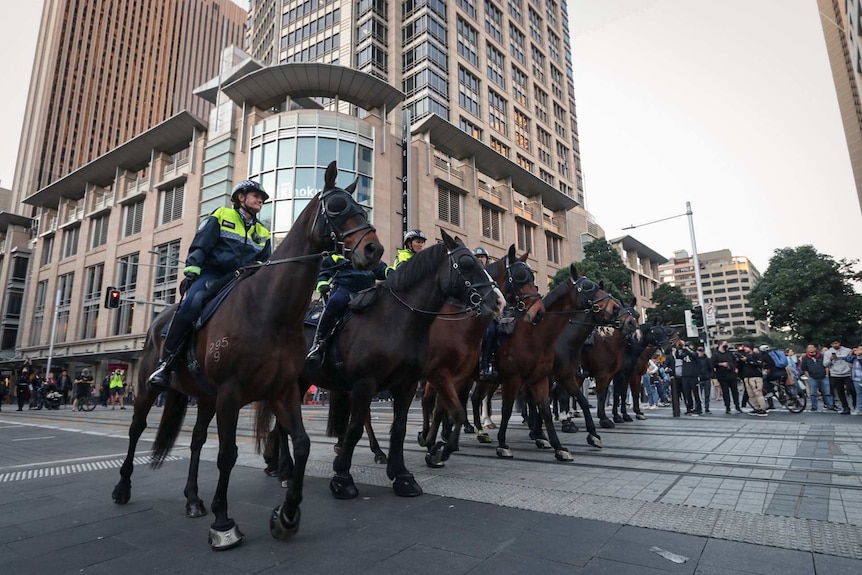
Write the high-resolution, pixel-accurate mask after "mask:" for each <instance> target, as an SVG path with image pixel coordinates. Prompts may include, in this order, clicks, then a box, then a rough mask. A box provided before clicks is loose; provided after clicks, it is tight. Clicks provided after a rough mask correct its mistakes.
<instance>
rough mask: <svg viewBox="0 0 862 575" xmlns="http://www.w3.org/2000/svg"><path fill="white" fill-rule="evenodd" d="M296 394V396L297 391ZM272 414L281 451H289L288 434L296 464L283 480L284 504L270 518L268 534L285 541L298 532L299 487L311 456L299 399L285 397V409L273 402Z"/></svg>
mask: <svg viewBox="0 0 862 575" xmlns="http://www.w3.org/2000/svg"><path fill="white" fill-rule="evenodd" d="M296 391H297V393H298V390H296ZM273 413H274V414H275V417H276V419H277V420H278V427H279V428H280V433H279V437H280V439H281V451H282V452H285V451H287V450H288V449H287V438H286V437H285V434H289V435H290V437H291V439H292V440H293V457H294V459H295V461H294V463H293V465H292V466H291V470H290V471H291V474H290V476H289V477H285V478H284V479H285V480H286V483H287V484H286V485H285V487H286V489H285V492H284V503H282V504H281V505H280V506H279V507H277V508H275V509H274V510H273V512H272V515H271V516H270V519H269V532H270V533H271V534H272V536H273V537H275V538H276V539H287V538H288V537H290V536H292V535H295V534H296V532H297V531H298V530H299V521H300V518H301V517H302V514H301V513H300V509H299V504H300V503H302V487H303V481H304V479H305V466H306V464H307V463H308V455H309V453H310V452H311V440H310V439H309V437H308V434H307V433H306V431H305V426H304V425H303V423H302V406H301V405H300V400H299V397H298V395H297V396H295V397H292V398H291V397H288V398H287V404H286V405H285V403H282V402H274V405H273ZM279 471H282V470H279Z"/></svg>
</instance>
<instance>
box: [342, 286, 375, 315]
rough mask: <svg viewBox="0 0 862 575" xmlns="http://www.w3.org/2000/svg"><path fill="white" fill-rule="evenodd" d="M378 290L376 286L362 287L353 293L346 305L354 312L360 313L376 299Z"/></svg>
mask: <svg viewBox="0 0 862 575" xmlns="http://www.w3.org/2000/svg"><path fill="white" fill-rule="evenodd" d="M378 295H379V292H378V291H377V287H376V286H372V287H370V288H368V289H364V290H362V291H361V292H359V293H357V294H355V295H353V297H351V298H350V302H348V304H347V305H348V307H349V308H350V309H351V310H353V311H354V312H356V313H362V312H363V311H365V310H366V309H368V308H369V307H371V306H372V305H374V302H376V301H377V297H378Z"/></svg>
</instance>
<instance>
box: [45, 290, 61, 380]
mask: <svg viewBox="0 0 862 575" xmlns="http://www.w3.org/2000/svg"><path fill="white" fill-rule="evenodd" d="M61 292H62V290H61V289H60V288H59V287H58V288H57V296H56V297H55V298H54V319H52V320H51V343H49V344H48V365H47V366H46V367H45V383H47V382H48V381H47V380H48V378H49V377H51V360H53V359H54V336H55V335H56V334H57V316H58V315H60V296H61V295H62V293H61Z"/></svg>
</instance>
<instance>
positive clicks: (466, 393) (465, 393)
mask: <svg viewBox="0 0 862 575" xmlns="http://www.w3.org/2000/svg"><path fill="white" fill-rule="evenodd" d="M470 387H471V386H470V385H462V386H461V390H460V391H459V393H458V397H459V398H460V400H461V409H463V410H464V433H476V428H475V427H473V425H471V424H470V418H469V417H467V401H469V400H470Z"/></svg>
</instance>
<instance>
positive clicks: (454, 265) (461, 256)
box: [420, 230, 506, 317]
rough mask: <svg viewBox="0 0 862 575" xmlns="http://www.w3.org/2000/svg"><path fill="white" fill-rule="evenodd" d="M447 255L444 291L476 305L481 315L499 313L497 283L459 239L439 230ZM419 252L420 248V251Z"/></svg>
mask: <svg viewBox="0 0 862 575" xmlns="http://www.w3.org/2000/svg"><path fill="white" fill-rule="evenodd" d="M440 232H441V234H442V236H443V244H444V245H445V246H446V250H447V253H448V256H449V272H448V278H447V279H445V280H444V283H443V285H442V286H441V287H442V288H443V291H444V293H446V295H447V296H449V297H454V298H456V299H458V300H460V301H463V302H465V303H469V304H470V305H472V306H476V307H477V308H478V309H479V313H480V315H481V316H482V317H490V316H493V317H500V315H501V314H502V313H503V307H505V305H506V301H505V299H504V298H503V294H502V292H500V289H499V288H498V287H497V283H496V282H495V281H494V280H493V279H491V276H490V275H488V272H487V271H485V268H484V267H483V266H482V264H481V263H480V262H479V260H477V259H476V256H474V255H473V252H472V251H470V249H469V248H467V247H466V246H465V245H464V244H463V242H461V240H459V239H457V238H453V237H452V236H450V235H449V234H447V233H446V230H440ZM420 253H421V252H420Z"/></svg>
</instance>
